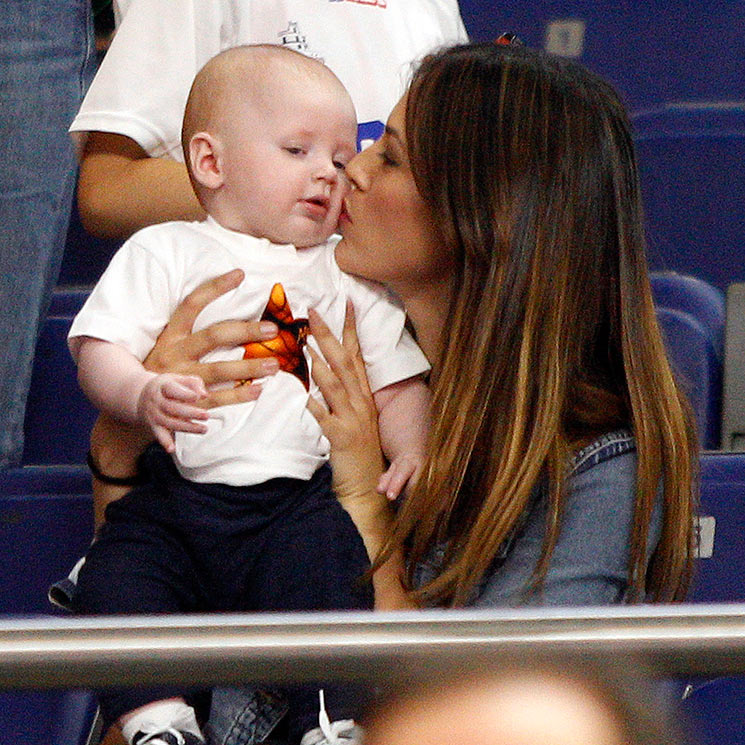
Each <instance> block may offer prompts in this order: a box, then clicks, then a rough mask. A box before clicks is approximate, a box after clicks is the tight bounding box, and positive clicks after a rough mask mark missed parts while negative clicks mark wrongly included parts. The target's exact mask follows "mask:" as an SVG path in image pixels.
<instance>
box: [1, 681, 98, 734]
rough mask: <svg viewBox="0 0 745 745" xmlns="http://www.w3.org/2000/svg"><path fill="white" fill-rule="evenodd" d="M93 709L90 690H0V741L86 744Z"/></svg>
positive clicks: (94, 704) (94, 703)
mask: <svg viewBox="0 0 745 745" xmlns="http://www.w3.org/2000/svg"><path fill="white" fill-rule="evenodd" d="M96 709H97V705H96V700H95V697H94V695H93V694H92V693H91V692H90V691H23V692H15V691H11V692H0V742H1V743H3V745H86V744H87V742H88V736H89V733H90V730H91V727H92V725H93V722H94V719H95V714H96Z"/></svg>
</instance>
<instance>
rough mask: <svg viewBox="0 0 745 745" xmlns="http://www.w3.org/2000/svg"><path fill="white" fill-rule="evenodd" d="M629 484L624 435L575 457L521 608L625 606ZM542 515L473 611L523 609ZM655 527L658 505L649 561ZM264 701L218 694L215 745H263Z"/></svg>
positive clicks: (271, 716) (247, 693) (537, 505)
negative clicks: (537, 579)
mask: <svg viewBox="0 0 745 745" xmlns="http://www.w3.org/2000/svg"><path fill="white" fill-rule="evenodd" d="M635 484H636V446H635V444H634V438H633V437H632V435H631V434H630V433H629V432H627V431H618V432H612V433H609V434H607V435H604V436H603V437H601V438H599V439H598V440H596V441H595V442H593V443H592V444H590V445H588V446H587V447H586V448H584V449H582V450H581V451H580V452H578V453H576V454H575V455H574V457H573V459H572V462H571V463H570V476H569V483H568V489H569V496H568V501H567V505H566V510H565V514H564V518H563V522H562V531H561V536H560V537H559V540H558V542H557V545H556V548H555V550H554V553H553V556H552V559H551V564H550V566H549V570H548V574H547V576H546V579H545V582H544V585H543V591H542V592H541V593H540V594H536V595H532V596H530V597H529V598H528V599H527V602H529V603H531V604H536V605H545V606H549V605H554V606H557V605H607V604H610V603H619V602H623V600H624V599H625V595H626V581H627V575H628V561H629V543H630V531H631V524H632V518H633V512H634V503H635ZM545 517H546V503H545V500H544V498H543V495H542V494H541V492H540V489H539V490H537V491H536V495H535V498H534V500H533V503H532V506H531V509H530V511H529V514H528V515H526V519H525V521H524V523H523V524H522V526H521V527H520V530H519V531H518V533H517V534H516V535H515V536H514V537H513V540H512V541H510V542H509V546H508V547H507V549H506V550H505V551H504V552H503V555H502V556H500V557H498V558H497V561H496V562H495V569H494V571H493V572H492V573H491V574H490V576H488V577H487V578H486V579H485V581H484V583H483V584H482V587H481V591H480V594H479V595H478V597H475V598H474V601H473V603H472V605H474V606H481V607H505V606H513V605H518V604H521V605H523V604H525V602H526V598H525V596H524V590H525V587H526V585H527V584H528V583H529V581H530V579H531V574H532V572H533V570H534V568H535V566H536V564H537V562H538V559H539V556H540V551H541V545H542V541H543V533H544V527H545V522H546V521H545ZM661 525H662V503H661V500H658V504H657V509H656V511H655V514H654V516H653V520H652V525H651V526H650V539H649V543H650V546H649V554H650V555H651V553H652V550H653V549H654V547H655V546H656V545H657V541H658V540H659V535H660V529H661ZM441 556H442V551H441V550H439V551H434V552H433V554H432V557H431V560H430V562H429V563H428V565H423V566H421V567H419V572H418V579H419V580H420V581H424V580H426V579H427V577H431V576H432V573H433V572H435V571H436V566H437V562H438V558H440V557H441ZM264 699H265V697H264V694H262V693H261V692H259V691H256V690H254V689H251V688H246V689H221V690H220V691H219V692H216V694H215V696H214V697H213V702H212V714H211V717H210V726H211V736H212V738H213V742H214V743H215V745H254V743H258V742H261V740H262V739H263V737H264V736H265V732H267V731H268V730H269V729H271V727H270V724H271V723H272V722H276V721H278V720H279V719H281V717H282V709H281V706H280V705H279V704H278V702H277V701H276V700H274V699H269V700H264ZM259 704H263V705H259Z"/></svg>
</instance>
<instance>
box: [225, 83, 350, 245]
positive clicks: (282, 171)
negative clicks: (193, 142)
mask: <svg viewBox="0 0 745 745" xmlns="http://www.w3.org/2000/svg"><path fill="white" fill-rule="evenodd" d="M252 98H253V101H252V102H246V104H245V106H238V107H236V110H237V113H238V114H239V116H237V117H236V118H235V119H234V122H233V126H232V131H231V132H228V133H227V134H226V136H225V146H226V147H225V163H224V169H225V170H224V172H225V189H224V192H223V198H224V199H225V200H227V201H228V203H229V205H230V211H231V213H232V215H233V219H232V220H231V222H232V227H234V228H235V229H237V230H240V231H241V232H245V233H249V234H251V235H254V236H256V237H258V238H268V239H269V240H271V241H272V242H274V243H282V244H285V243H292V244H294V245H295V246H297V247H299V248H302V247H306V246H313V245H316V244H318V243H322V242H323V241H325V240H326V239H327V238H328V237H329V236H330V235H331V234H332V233H334V232H335V231H336V229H337V224H338V221H339V213H340V211H341V204H342V199H343V198H344V195H345V194H346V192H347V190H348V188H349V187H348V181H347V178H346V176H345V174H344V169H345V167H346V164H347V163H348V162H349V161H350V160H351V159H352V158H353V157H354V155H355V153H356V148H357V144H356V137H357V121H356V115H355V111H354V106H353V104H352V101H351V99H350V98H349V96H348V94H347V93H346V91H345V90H344V89H343V88H342V87H341V86H340V85H336V84H334V83H333V81H328V82H327V81H326V80H325V79H320V80H316V79H305V78H301V79H294V80H292V79H291V80H283V81H279V80H278V81H277V88H276V90H275V91H271V93H267V94H265V95H263V96H262V95H259V96H258V97H252ZM257 101H258V102H259V103H260V105H258V106H257V105H256V104H257Z"/></svg>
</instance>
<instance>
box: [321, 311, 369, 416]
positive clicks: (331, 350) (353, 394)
mask: <svg viewBox="0 0 745 745" xmlns="http://www.w3.org/2000/svg"><path fill="white" fill-rule="evenodd" d="M308 321H309V323H310V331H311V334H312V335H313V338H314V339H315V340H316V343H317V344H318V348H319V349H320V350H321V353H322V354H323V357H324V359H325V360H326V364H325V365H324V364H320V365H319V364H316V363H317V359H318V355H315V354H314V353H313V350H312V349H311V348H310V347H308V349H309V350H310V353H311V356H312V358H313V363H314V364H313V367H312V371H313V378H314V380H316V384H317V385H318V387H319V388H320V389H321V391H322V393H323V397H324V398H325V399H326V403H327V404H328V405H329V408H330V409H331V411H335V410H336V409H337V408H338V406H339V405H344V404H346V403H347V402H348V403H350V404H352V405H361V404H367V402H369V401H370V400H371V399H370V386H369V384H368V382H367V375H366V373H365V367H364V363H363V362H362V356H361V354H360V348H359V342H358V341H357V331H356V329H355V327H354V311H352V310H351V307H350V306H347V315H346V317H345V322H344V339H343V342H342V343H341V344H340V343H339V341H338V339H336V337H335V336H334V335H333V334H332V333H331V330H330V329H329V327H328V326H327V325H326V324H325V323H324V321H323V319H322V318H321V317H320V316H319V315H318V313H317V312H316V311H315V310H313V309H310V310H309V311H308ZM316 369H318V377H317V376H316V374H315V372H316Z"/></svg>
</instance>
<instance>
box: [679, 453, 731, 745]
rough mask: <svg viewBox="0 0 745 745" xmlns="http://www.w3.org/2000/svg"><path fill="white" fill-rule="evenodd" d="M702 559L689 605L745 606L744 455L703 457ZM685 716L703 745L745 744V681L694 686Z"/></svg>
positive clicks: (705, 682) (718, 680) (693, 683)
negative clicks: (724, 604) (730, 602)
mask: <svg viewBox="0 0 745 745" xmlns="http://www.w3.org/2000/svg"><path fill="white" fill-rule="evenodd" d="M699 514H700V526H699V546H700V551H701V554H702V555H701V558H699V559H698V560H697V562H696V575H695V577H694V583H693V587H692V588H691V592H690V595H689V598H690V600H691V602H729V601H734V602H745V567H744V566H743V562H745V453H704V454H703V456H702V458H701V506H700V510H699ZM688 691H689V693H688V696H687V698H685V700H684V704H683V705H684V711H685V713H686V714H687V716H688V718H689V720H690V722H691V725H692V727H693V729H694V735H695V736H696V737H697V738H698V739H696V740H694V741H696V742H699V743H700V744H701V745H741V743H743V742H745V679H743V678H715V679H712V680H694V681H690V683H689V687H688Z"/></svg>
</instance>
